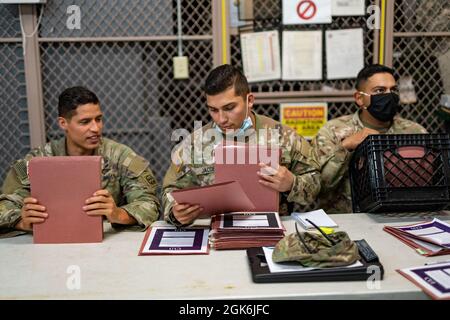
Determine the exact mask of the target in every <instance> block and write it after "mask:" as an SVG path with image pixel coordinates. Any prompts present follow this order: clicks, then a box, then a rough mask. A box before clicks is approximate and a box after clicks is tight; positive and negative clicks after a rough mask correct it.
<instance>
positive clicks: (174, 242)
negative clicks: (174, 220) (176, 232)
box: [159, 236, 194, 247]
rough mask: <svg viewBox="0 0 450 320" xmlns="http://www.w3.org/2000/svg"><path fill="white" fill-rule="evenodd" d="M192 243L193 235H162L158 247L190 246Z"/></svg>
mask: <svg viewBox="0 0 450 320" xmlns="http://www.w3.org/2000/svg"><path fill="white" fill-rule="evenodd" d="M193 244H194V236H192V237H190V238H186V237H183V238H182V237H173V238H171V237H167V236H164V237H163V238H162V239H161V242H160V243H159V246H160V247H192V246H193Z"/></svg>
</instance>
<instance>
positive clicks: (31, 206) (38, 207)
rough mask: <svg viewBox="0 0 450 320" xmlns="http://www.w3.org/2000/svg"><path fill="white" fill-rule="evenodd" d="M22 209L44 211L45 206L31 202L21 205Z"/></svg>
mask: <svg viewBox="0 0 450 320" xmlns="http://www.w3.org/2000/svg"><path fill="white" fill-rule="evenodd" d="M23 207H24V209H25V210H26V211H30V210H34V211H41V212H44V211H45V207H44V206H41V205H38V204H31V203H27V204H26V205H24V206H23Z"/></svg>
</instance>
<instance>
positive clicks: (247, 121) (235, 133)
mask: <svg viewBox="0 0 450 320" xmlns="http://www.w3.org/2000/svg"><path fill="white" fill-rule="evenodd" d="M245 107H246V110H247V112H246V117H245V119H244V121H243V122H242V125H241V127H240V128H239V129H237V130H235V131H233V133H232V135H233V136H234V137H239V136H243V135H244V134H245V131H247V130H248V129H250V128H251V127H252V126H253V122H252V118H251V117H250V115H249V114H248V95H247V97H246V101H245ZM214 128H215V129H216V130H217V131H218V132H220V133H221V134H225V135H226V133H225V132H224V131H223V130H222V129H220V127H219V126H218V125H217V124H216V123H214Z"/></svg>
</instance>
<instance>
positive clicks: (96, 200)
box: [85, 196, 109, 204]
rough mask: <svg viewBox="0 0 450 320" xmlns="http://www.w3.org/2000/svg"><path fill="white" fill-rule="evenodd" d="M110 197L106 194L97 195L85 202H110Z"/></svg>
mask: <svg viewBox="0 0 450 320" xmlns="http://www.w3.org/2000/svg"><path fill="white" fill-rule="evenodd" d="M108 199H109V198H108V197H105V196H97V197H90V198H89V199H87V200H86V201H85V204H91V203H105V202H108Z"/></svg>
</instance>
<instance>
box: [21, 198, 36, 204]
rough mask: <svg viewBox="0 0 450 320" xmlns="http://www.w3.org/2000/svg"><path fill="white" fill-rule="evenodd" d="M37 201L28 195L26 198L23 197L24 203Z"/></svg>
mask: <svg viewBox="0 0 450 320" xmlns="http://www.w3.org/2000/svg"><path fill="white" fill-rule="evenodd" d="M37 202H38V201H37V199H35V198H31V197H28V198H25V199H23V203H24V204H27V203H37Z"/></svg>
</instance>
